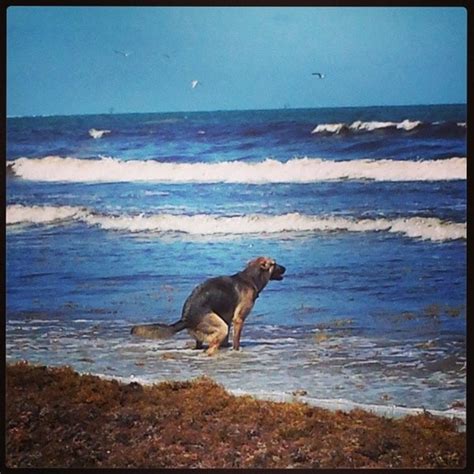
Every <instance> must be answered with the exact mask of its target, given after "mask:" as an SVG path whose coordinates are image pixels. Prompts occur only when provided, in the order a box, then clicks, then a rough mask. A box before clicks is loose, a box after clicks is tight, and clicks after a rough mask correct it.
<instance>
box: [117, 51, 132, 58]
mask: <svg viewBox="0 0 474 474" xmlns="http://www.w3.org/2000/svg"><path fill="white" fill-rule="evenodd" d="M114 53H117V54H121V55H122V56H124V57H126V58H128V57H129V56H130V55H131V54H132V53H129V52H128V51H119V50H118V49H114Z"/></svg>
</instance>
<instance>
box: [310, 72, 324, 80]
mask: <svg viewBox="0 0 474 474" xmlns="http://www.w3.org/2000/svg"><path fill="white" fill-rule="evenodd" d="M313 76H317V77H319V79H324V78H325V77H326V76H325V75H324V74H322V73H320V72H313Z"/></svg>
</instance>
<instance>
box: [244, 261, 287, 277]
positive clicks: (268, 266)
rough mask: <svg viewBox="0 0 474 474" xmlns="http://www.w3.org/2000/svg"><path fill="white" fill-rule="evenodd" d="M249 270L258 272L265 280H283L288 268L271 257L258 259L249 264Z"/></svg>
mask: <svg viewBox="0 0 474 474" xmlns="http://www.w3.org/2000/svg"><path fill="white" fill-rule="evenodd" d="M247 268H251V269H252V270H254V271H257V272H258V273H259V274H260V276H261V277H262V279H263V280H265V281H269V280H283V274H284V273H285V271H286V268H285V267H284V266H283V265H278V263H276V261H275V260H273V259H272V258H269V257H258V258H256V259H254V260H252V261H250V262H249V263H248V264H247Z"/></svg>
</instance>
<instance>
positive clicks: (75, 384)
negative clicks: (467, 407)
mask: <svg viewBox="0 0 474 474" xmlns="http://www.w3.org/2000/svg"><path fill="white" fill-rule="evenodd" d="M6 381H7V393H6V395H7V396H6V466H7V467H10V468H100V467H102V468H105V467H109V468H132V467H134V468H448V467H451V468H461V467H463V466H464V463H465V456H466V451H465V449H466V439H465V433H461V432H459V431H458V429H457V425H456V422H455V421H452V420H448V419H446V418H440V417H435V416H433V415H431V414H430V413H429V412H427V413H425V414H421V415H416V416H407V417H403V418H400V419H393V418H387V417H381V416H377V415H374V414H371V413H368V412H365V411H363V410H352V411H350V412H344V411H339V410H338V411H329V410H325V409H321V408H316V407H311V406H309V405H307V404H304V403H301V402H292V403H288V402H286V403H278V402H271V401H262V400H256V399H255V398H253V397H251V396H240V397H236V396H233V395H231V394H229V393H228V392H227V391H226V390H224V388H223V387H222V386H221V385H219V384H216V383H215V382H214V381H212V380H211V379H209V378H206V377H201V378H197V379H194V380H192V381H186V382H173V381H169V382H161V383H159V384H154V385H149V386H144V385H141V384H138V383H135V382H131V383H120V382H118V381H116V380H104V379H101V378H99V377H96V376H92V375H79V374H78V373H77V372H75V371H73V370H72V369H71V368H69V367H57V368H48V367H46V366H39V365H30V364H28V363H24V362H23V363H17V364H10V365H8V366H7V373H6Z"/></svg>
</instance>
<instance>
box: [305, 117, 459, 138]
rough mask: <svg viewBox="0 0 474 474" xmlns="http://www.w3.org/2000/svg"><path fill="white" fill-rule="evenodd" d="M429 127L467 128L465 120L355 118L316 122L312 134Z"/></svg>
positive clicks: (408, 130)
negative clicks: (446, 121) (347, 120)
mask: <svg viewBox="0 0 474 474" xmlns="http://www.w3.org/2000/svg"><path fill="white" fill-rule="evenodd" d="M421 128H429V129H431V130H432V131H436V130H438V129H440V130H442V131H446V130H445V129H446V128H448V129H450V128H454V129H456V128H457V129H462V128H464V129H465V128H467V126H466V123H465V122H457V123H444V122H433V123H424V122H421V121H420V120H408V119H405V120H402V121H401V122H381V121H377V120H372V121H368V122H363V121H362V120H356V121H355V122H352V123H350V124H348V123H322V124H318V125H317V126H316V127H315V128H314V129H313V131H312V132H311V133H312V134H328V135H331V134H335V135H337V134H340V133H357V132H374V131H377V130H393V131H397V130H398V131H405V132H411V131H412V130H416V129H421Z"/></svg>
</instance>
